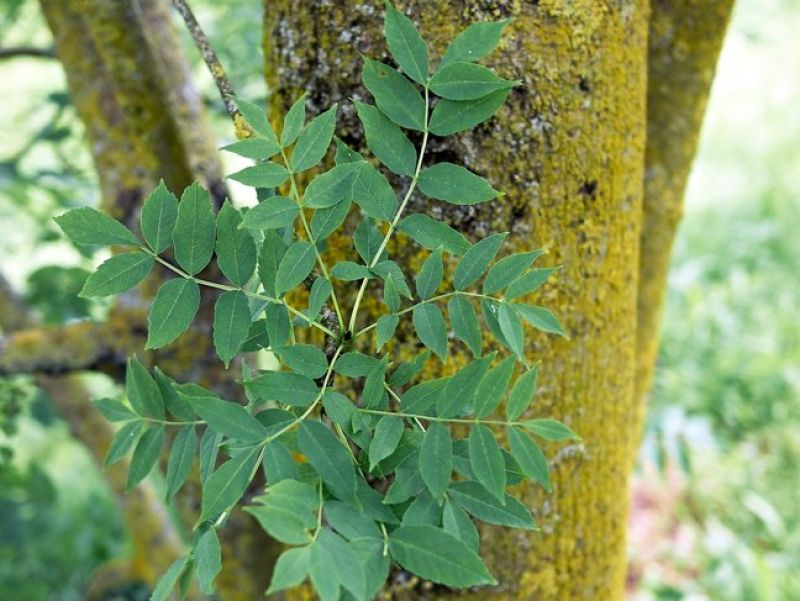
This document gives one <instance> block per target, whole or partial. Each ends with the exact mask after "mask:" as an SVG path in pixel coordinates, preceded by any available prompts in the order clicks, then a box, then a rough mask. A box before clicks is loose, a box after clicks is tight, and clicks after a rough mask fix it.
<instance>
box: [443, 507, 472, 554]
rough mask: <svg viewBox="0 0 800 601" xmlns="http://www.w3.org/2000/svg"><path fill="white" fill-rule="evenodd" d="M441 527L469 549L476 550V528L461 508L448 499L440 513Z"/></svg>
mask: <svg viewBox="0 0 800 601" xmlns="http://www.w3.org/2000/svg"><path fill="white" fill-rule="evenodd" d="M442 527H443V528H444V531H445V532H447V533H448V534H452V535H453V536H455V537H456V538H457V539H458V540H460V541H461V542H463V543H464V544H465V545H467V546H468V547H469V548H470V549H472V550H473V551H475V552H476V553H477V552H478V548H479V546H480V537H479V535H478V529H477V528H476V527H475V524H473V523H472V520H471V519H470V518H469V516H468V515H467V514H466V512H465V511H464V510H463V509H460V508H459V507H456V506H455V505H453V504H452V503H451V502H450V501H449V500H448V501H445V504H444V512H443V513H442Z"/></svg>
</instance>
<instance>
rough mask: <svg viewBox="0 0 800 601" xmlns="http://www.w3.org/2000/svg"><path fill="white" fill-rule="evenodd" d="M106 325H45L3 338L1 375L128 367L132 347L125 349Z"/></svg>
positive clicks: (0, 350)
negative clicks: (126, 365)
mask: <svg viewBox="0 0 800 601" xmlns="http://www.w3.org/2000/svg"><path fill="white" fill-rule="evenodd" d="M119 340H120V339H119V338H118V337H116V336H113V335H112V334H111V332H110V331H109V328H108V327H107V326H105V325H104V324H100V323H95V322H89V321H85V322H79V323H73V324H69V325H65V326H42V327H34V328H29V329H24V330H19V331H17V332H13V333H11V334H9V335H7V336H4V337H2V338H0V375H7V374H20V373H28V374H32V373H43V374H49V375H58V374H65V373H70V372H75V371H85V370H100V371H107V368H109V367H118V366H122V365H124V364H125V358H126V357H127V354H128V353H129V352H131V349H130V348H129V347H122V346H121V345H120V343H119V342H118V341H119Z"/></svg>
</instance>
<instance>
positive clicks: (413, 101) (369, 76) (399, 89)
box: [361, 58, 425, 131]
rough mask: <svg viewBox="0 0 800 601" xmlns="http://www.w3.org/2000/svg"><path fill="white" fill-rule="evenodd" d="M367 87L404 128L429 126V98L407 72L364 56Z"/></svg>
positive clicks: (387, 113)
mask: <svg viewBox="0 0 800 601" xmlns="http://www.w3.org/2000/svg"><path fill="white" fill-rule="evenodd" d="M361 79H362V81H363V82H364V87H365V88H367V90H369V93H370V94H372V96H373V97H374V98H375V104H377V105H378V108H379V109H380V110H381V112H382V113H383V114H384V115H386V116H387V117H389V119H391V120H392V121H394V122H395V123H397V125H399V126H400V127H405V128H407V129H416V130H418V131H423V130H424V129H425V101H424V100H423V99H422V96H421V95H420V93H419V91H418V90H417V88H415V87H414V84H412V83H411V82H410V81H408V79H406V78H405V77H404V76H403V75H401V74H400V73H398V72H397V71H395V70H394V69H392V68H391V67H389V66H387V65H384V64H383V63H380V62H378V61H374V60H371V59H368V58H367V59H364V67H363V69H362V70H361Z"/></svg>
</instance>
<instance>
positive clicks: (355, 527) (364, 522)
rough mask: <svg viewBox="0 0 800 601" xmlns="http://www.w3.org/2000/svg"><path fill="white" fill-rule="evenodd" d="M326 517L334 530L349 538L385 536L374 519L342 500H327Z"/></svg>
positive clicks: (380, 537)
mask: <svg viewBox="0 0 800 601" xmlns="http://www.w3.org/2000/svg"><path fill="white" fill-rule="evenodd" d="M325 518H326V519H327V521H328V523H329V524H330V525H331V527H332V528H333V529H334V530H336V531H337V532H338V533H339V534H341V535H342V536H343V537H345V538H347V539H354V538H364V537H369V538H379V539H382V538H383V535H381V531H380V530H378V526H377V525H375V522H374V521H372V520H371V519H370V518H368V517H367V516H365V515H364V514H363V513H362V512H360V511H357V510H356V509H354V508H353V507H352V506H351V505H348V504H347V503H344V502H342V501H326V502H325Z"/></svg>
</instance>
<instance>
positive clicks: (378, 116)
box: [353, 100, 417, 176]
mask: <svg viewBox="0 0 800 601" xmlns="http://www.w3.org/2000/svg"><path fill="white" fill-rule="evenodd" d="M353 102H354V103H355V105H356V110H357V111H358V118H359V119H361V123H362V124H363V125H364V134H365V135H366V138H367V146H368V147H369V149H370V150H371V151H372V153H373V154H374V155H375V156H376V157H378V160H380V162H381V163H383V164H384V165H386V166H387V167H388V168H389V169H391V170H392V171H394V172H395V173H397V174H398V175H408V176H413V175H414V173H415V172H416V167H417V151H416V150H415V149H414V145H413V144H412V143H411V140H409V139H408V138H407V137H406V135H405V134H404V133H403V131H402V130H401V129H400V128H399V127H397V126H396V125H395V124H394V123H393V122H392V121H391V120H390V119H389V118H388V117H386V116H385V115H384V114H383V113H381V112H380V111H379V110H378V109H376V108H375V107H374V106H372V105H371V104H364V103H363V102H359V101H357V100H354V101H353Z"/></svg>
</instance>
